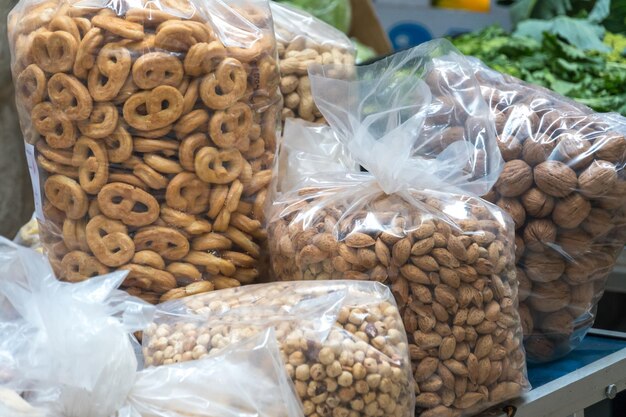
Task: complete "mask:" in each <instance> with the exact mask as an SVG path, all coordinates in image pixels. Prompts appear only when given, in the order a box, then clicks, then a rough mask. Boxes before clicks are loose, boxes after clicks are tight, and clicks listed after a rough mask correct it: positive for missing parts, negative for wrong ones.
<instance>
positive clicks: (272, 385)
mask: <svg viewBox="0 0 626 417" xmlns="http://www.w3.org/2000/svg"><path fill="white" fill-rule="evenodd" d="M125 275H126V272H125V271H119V272H115V273H113V274H110V275H108V276H100V277H95V278H93V279H91V280H87V281H84V282H80V283H76V284H69V283H62V282H59V281H57V280H56V278H55V277H54V274H53V273H52V270H51V267H50V265H49V264H48V262H47V260H45V259H44V257H43V256H42V255H40V254H38V253H37V252H34V251H32V250H29V249H25V248H21V247H19V246H17V245H14V244H12V243H10V242H9V241H7V240H4V239H2V240H0V276H2V277H3V279H2V280H0V298H2V297H4V298H6V299H7V300H8V301H9V303H10V305H11V308H10V309H3V310H0V412H1V413H2V414H0V415H2V416H3V417H17V416H19V417H85V416H90V417H113V416H115V417H189V416H197V417H211V416H216V415H219V416H224V417H238V416H241V415H255V416H259V417H299V416H301V413H302V411H301V408H300V407H301V406H300V403H299V401H298V399H297V397H296V396H295V392H294V388H293V384H292V383H291V381H289V379H288V377H287V374H286V373H285V370H284V365H283V362H282V360H281V356H280V352H279V350H278V345H277V343H276V336H275V335H274V332H273V330H272V329H268V330H267V331H264V332H259V333H258V334H255V335H252V336H251V337H249V338H245V339H241V340H240V341H238V343H233V344H232V345H230V346H229V347H227V348H226V349H224V350H223V351H222V352H220V354H218V355H214V356H212V357H211V358H208V359H206V360H202V361H196V362H190V363H184V364H175V365H171V366H164V367H161V368H155V369H145V370H141V371H138V360H137V357H136V353H135V349H134V347H133V344H136V343H137V342H136V341H135V340H134V338H133V336H132V332H134V331H139V330H143V329H145V328H146V327H147V326H148V324H150V323H152V319H153V314H154V311H155V308H154V306H151V305H149V304H146V303H145V302H143V301H142V300H140V299H138V298H134V297H132V296H130V295H128V294H127V293H125V292H123V291H119V290H117V289H116V288H117V287H118V285H119V284H121V282H122V281H123V280H124V277H125ZM209 386H211V389H207V387H209ZM18 393H21V394H22V396H23V398H24V400H25V401H27V403H24V401H22V400H21V399H20V396H19V394H18Z"/></svg>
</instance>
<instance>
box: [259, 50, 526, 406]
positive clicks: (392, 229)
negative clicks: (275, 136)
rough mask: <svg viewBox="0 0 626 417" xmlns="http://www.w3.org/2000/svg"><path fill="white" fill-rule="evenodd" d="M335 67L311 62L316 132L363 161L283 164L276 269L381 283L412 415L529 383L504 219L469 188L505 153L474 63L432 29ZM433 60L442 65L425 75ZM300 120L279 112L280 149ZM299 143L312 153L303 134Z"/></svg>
mask: <svg viewBox="0 0 626 417" xmlns="http://www.w3.org/2000/svg"><path fill="white" fill-rule="evenodd" d="M333 70H334V68H333V67H332V66H331V67H314V68H312V69H311V70H310V77H311V81H312V86H313V95H314V97H315V100H316V103H317V105H318V106H319V108H320V110H321V111H322V113H323V114H324V116H325V117H326V120H328V122H329V124H330V129H327V130H326V131H320V133H324V132H325V133H328V134H329V135H330V136H329V137H328V138H325V139H326V140H328V141H331V140H332V138H333V137H335V138H337V140H338V141H339V143H340V144H341V145H343V146H344V147H345V149H346V150H347V155H349V157H350V158H352V159H354V160H355V161H356V162H357V163H359V164H360V165H362V166H363V167H364V168H365V169H366V170H367V171H368V173H361V172H359V170H358V169H355V170H350V169H345V170H344V171H343V172H340V171H338V170H333V171H331V172H323V171H319V172H316V173H311V172H309V171H305V172H302V173H300V172H298V167H297V166H295V165H290V166H289V168H290V170H286V171H285V175H287V176H288V177H289V176H291V179H290V180H289V183H290V184H295V185H294V186H293V187H291V188H289V189H281V190H280V191H279V192H278V193H277V195H276V199H275V203H274V204H273V206H272V207H271V208H270V213H269V214H268V220H269V236H270V239H269V241H270V255H271V265H272V271H273V273H274V274H275V277H276V278H277V279H279V280H326V279H346V278H347V279H355V280H366V281H379V282H382V283H385V284H386V285H388V286H389V287H391V290H392V291H393V294H394V296H395V298H396V301H397V303H398V306H399V307H400V309H401V314H402V317H403V321H404V326H405V328H406V331H407V334H408V341H409V352H410V354H411V360H412V364H413V372H414V376H415V380H416V382H417V389H416V393H417V397H416V405H417V415H420V416H423V417H442V416H455V417H458V416H461V415H464V416H465V415H470V414H473V413H476V412H479V411H481V410H483V409H486V408H487V407H489V406H491V405H493V404H495V403H498V402H501V401H505V400H507V399H510V398H513V397H516V396H518V395H520V394H521V393H522V392H524V391H525V390H527V389H528V388H529V384H528V380H527V377H526V362H525V355H524V350H523V346H522V327H521V323H520V318H519V315H518V313H517V304H518V300H517V280H516V278H515V264H514V240H513V230H514V228H513V224H512V221H511V219H510V217H509V216H506V215H505V214H504V213H503V212H502V211H501V210H500V209H499V208H498V207H496V206H494V205H491V204H490V203H487V202H485V201H483V200H481V199H480V198H478V197H476V196H477V195H480V194H484V193H485V192H486V191H487V190H489V189H490V188H491V187H492V185H493V184H494V182H495V181H496V178H497V177H498V175H499V173H500V170H501V167H502V163H503V162H502V158H501V156H500V153H499V150H498V148H497V143H496V140H495V133H494V132H493V123H492V122H491V121H490V115H489V108H488V107H487V105H486V103H485V102H484V100H482V98H481V96H480V90H479V86H478V83H477V82H476V80H475V79H474V77H473V75H472V68H471V67H470V66H469V64H468V63H467V62H466V61H465V59H464V57H463V56H462V55H460V54H459V53H458V52H456V51H455V50H454V49H453V48H452V46H451V45H450V44H449V43H448V42H447V41H434V42H429V43H426V44H424V45H422V46H419V47H417V48H415V49H412V50H409V51H405V52H402V53H399V54H396V55H394V56H392V57H389V58H387V59H385V60H382V61H380V62H379V63H377V64H374V65H371V66H368V67H360V68H358V69H357V70H356V80H354V81H343V80H335V79H332V78H330V77H328V78H327V77H325V75H327V74H332V73H333ZM434 72H437V74H443V75H444V76H443V77H442V80H441V81H440V82H439V83H438V84H437V86H436V87H433V88H428V86H427V84H426V82H425V81H424V80H427V81H431V80H432V79H433V77H434V76H435V74H433V73H434ZM308 129H309V127H308V126H306V125H304V124H301V123H300V124H299V123H297V122H296V121H293V122H292V123H288V124H287V127H286V130H285V135H284V140H285V143H287V144H290V145H289V147H287V149H288V150H289V152H290V153H291V152H294V150H293V148H295V147H297V146H298V144H299V141H298V140H297V139H296V138H300V137H302V138H306V137H307V136H306V135H307V134H308V133H309V132H308ZM305 132H306V133H305ZM292 139H294V140H293V142H291V143H290V141H292ZM323 149H325V148H321V149H318V152H322V151H323ZM298 151H299V153H298V155H299V160H302V161H306V160H308V158H307V149H306V147H305V148H303V149H298ZM281 152H282V150H281ZM314 157H315V158H319V156H317V155H314ZM279 160H280V161H281V162H282V161H283V158H282V156H281V157H280V158H279ZM342 164H343V165H344V166H346V167H348V166H349V160H343V161H338V165H342ZM278 172H279V173H283V171H282V170H279V171H278ZM281 181H282V179H281V178H277V183H280V182H281Z"/></svg>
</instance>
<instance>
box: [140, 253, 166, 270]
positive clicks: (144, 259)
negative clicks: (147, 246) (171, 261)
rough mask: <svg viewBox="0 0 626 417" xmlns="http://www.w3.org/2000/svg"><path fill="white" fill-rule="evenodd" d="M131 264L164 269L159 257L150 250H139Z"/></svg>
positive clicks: (163, 263)
mask: <svg viewBox="0 0 626 417" xmlns="http://www.w3.org/2000/svg"><path fill="white" fill-rule="evenodd" d="M132 263H134V264H137V265H146V266H151V267H152V268H156V269H165V261H164V260H163V258H162V257H161V255H159V254H158V253H156V252H153V251H151V250H141V251H139V252H135V255H134V256H133V260H132Z"/></svg>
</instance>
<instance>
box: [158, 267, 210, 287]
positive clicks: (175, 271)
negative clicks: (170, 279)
mask: <svg viewBox="0 0 626 417" xmlns="http://www.w3.org/2000/svg"><path fill="white" fill-rule="evenodd" d="M166 270H167V272H169V273H170V274H172V275H174V277H175V278H176V282H177V283H178V285H187V284H191V283H192V282H197V281H200V280H201V279H202V273H201V272H200V271H199V270H198V268H196V267H195V266H194V265H192V264H190V263H187V262H172V263H171V264H169V265H168V266H167V268H166Z"/></svg>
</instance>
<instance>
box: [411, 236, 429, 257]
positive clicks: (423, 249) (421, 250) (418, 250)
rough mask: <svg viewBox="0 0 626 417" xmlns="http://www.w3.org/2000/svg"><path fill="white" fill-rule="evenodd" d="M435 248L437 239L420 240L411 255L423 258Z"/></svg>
mask: <svg viewBox="0 0 626 417" xmlns="http://www.w3.org/2000/svg"><path fill="white" fill-rule="evenodd" d="M434 247H435V239H433V238H432V237H429V238H426V239H421V240H418V241H417V242H415V243H414V244H413V247H411V255H413V256H422V255H426V254H428V253H430V251H431V250H433V248H434Z"/></svg>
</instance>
